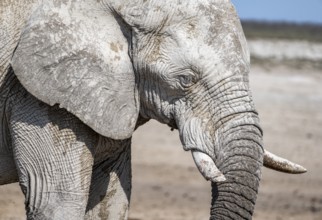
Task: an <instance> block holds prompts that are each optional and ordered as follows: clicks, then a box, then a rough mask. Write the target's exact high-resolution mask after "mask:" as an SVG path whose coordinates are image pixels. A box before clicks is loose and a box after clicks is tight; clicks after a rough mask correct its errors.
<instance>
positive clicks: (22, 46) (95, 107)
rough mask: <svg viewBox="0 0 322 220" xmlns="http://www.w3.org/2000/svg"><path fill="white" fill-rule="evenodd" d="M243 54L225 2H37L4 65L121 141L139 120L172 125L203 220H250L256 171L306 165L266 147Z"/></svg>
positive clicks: (38, 92) (33, 89)
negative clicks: (195, 181)
mask: <svg viewBox="0 0 322 220" xmlns="http://www.w3.org/2000/svg"><path fill="white" fill-rule="evenodd" d="M249 63H250V61H249V52H248V49H247V44H246V40H245V37H244V34H243V31H242V28H241V25H240V21H239V19H238V17H237V14H236V12H235V9H234V7H233V6H232V4H231V3H230V1H214V0H196V1H192V0H188V1H181V0H175V1H173V0H164V1H155V0H132V1H128V0H117V1H116V0H100V1H86V2H85V1H84V2H78V1H75V0H70V1H62V0H61V1H59V0H57V1H44V3H43V4H42V5H41V6H40V7H37V8H35V11H34V12H33V14H32V16H31V18H30V20H29V21H28V23H27V25H26V27H25V29H24V31H23V33H22V36H21V40H20V42H19V45H18V47H17V48H16V51H15V54H14V57H13V60H12V67H13V69H14V71H15V74H16V75H17V77H18V79H19V80H20V81H21V83H22V85H23V86H24V87H25V88H26V89H27V90H28V91H29V92H30V93H32V94H33V95H34V96H35V97H37V98H38V99H40V100H42V101H43V102H46V103H48V104H50V105H53V104H59V105H60V106H61V107H63V108H66V109H67V110H68V111H70V112H72V113H73V114H75V115H76V116H77V117H79V118H80V119H81V120H82V121H83V122H84V123H86V124H87V125H88V126H90V127H91V128H93V129H94V130H95V131H96V132H98V133H100V134H102V135H104V136H107V137H110V138H112V139H125V138H129V137H130V136H131V135H132V133H133V131H134V129H135V127H136V126H137V124H138V118H139V117H140V119H144V120H148V119H151V118H153V119H156V120H158V121H159V122H161V123H164V124H168V125H169V126H170V127H172V128H175V129H178V130H179V134H180V139H181V142H182V145H183V147H184V149H185V150H190V151H191V152H192V155H193V158H194V160H195V163H196V165H197V167H198V169H199V171H200V172H201V174H202V175H203V176H204V177H205V178H206V179H207V180H211V181H212V182H213V183H212V188H213V189H212V191H213V201H212V207H211V219H214V218H218V219H231V218H232V219H250V218H251V216H252V213H253V209H254V205H255V201H256V195H257V190H258V185H259V181H260V177H261V166H262V164H263V160H264V165H266V166H268V167H271V168H274V169H278V170H282V171H288V172H303V171H304V169H303V168H302V167H300V166H296V165H295V164H292V163H290V162H288V161H286V160H284V159H282V158H277V157H276V156H274V155H272V154H270V153H268V152H266V151H264V149H263V145H262V130H261V128H260V125H259V117H258V114H257V112H256V110H255V107H254V104H253V101H252V96H251V92H250V89H249V82H248V73H249Z"/></svg>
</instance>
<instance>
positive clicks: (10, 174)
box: [0, 154, 18, 185]
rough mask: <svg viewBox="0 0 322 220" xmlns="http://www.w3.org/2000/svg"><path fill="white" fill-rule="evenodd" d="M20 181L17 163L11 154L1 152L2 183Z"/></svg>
mask: <svg viewBox="0 0 322 220" xmlns="http://www.w3.org/2000/svg"><path fill="white" fill-rule="evenodd" d="M17 181H18V175H17V170H16V165H15V162H14V160H13V156H12V155H11V154H9V155H8V154H4V155H1V154H0V185H4V184H9V183H15V182H17Z"/></svg>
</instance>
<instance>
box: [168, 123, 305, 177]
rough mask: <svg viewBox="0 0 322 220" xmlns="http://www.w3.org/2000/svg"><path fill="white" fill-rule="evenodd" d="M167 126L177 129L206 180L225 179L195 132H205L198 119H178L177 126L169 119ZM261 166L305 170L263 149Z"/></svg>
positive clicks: (297, 170)
mask: <svg viewBox="0 0 322 220" xmlns="http://www.w3.org/2000/svg"><path fill="white" fill-rule="evenodd" d="M168 126H169V127H171V130H173V129H178V130H179V134H180V139H181V142H182V145H183V147H184V149H185V150H190V151H191V153H192V157H193V159H194V162H195V164H196V167H197V168H198V170H199V172H200V173H201V174H202V176H203V177H204V178H205V179H206V180H207V181H212V182H215V183H219V182H225V181H226V177H225V175H224V174H223V173H222V172H221V171H220V169H219V168H218V167H217V165H216V164H215V160H214V159H213V156H214V155H212V156H210V155H211V153H210V152H208V150H209V149H208V150H206V149H205V148H204V147H202V146H207V145H208V146H209V144H210V143H209V141H206V140H205V139H204V137H205V135H200V134H199V136H198V134H197V133H198V132H199V133H200V132H201V133H203V134H204V133H205V132H202V127H203V126H201V123H200V120H198V119H197V118H193V119H190V120H188V121H184V122H183V123H182V121H181V123H180V121H179V126H177V123H175V122H174V121H171V122H170V123H168ZM196 136H198V137H196ZM209 153H210V154H209ZM217 156H218V155H217ZM215 157H216V156H215ZM217 159H218V158H217ZM263 166H265V167H266V168H269V169H273V170H276V171H279V172H284V173H291V174H300V173H305V172H306V171H307V170H306V169H305V168H304V167H303V166H301V165H298V164H296V163H293V162H291V161H289V160H287V159H284V158H282V157H279V156H276V155H274V154H273V153H271V152H269V151H267V150H265V149H264V152H263Z"/></svg>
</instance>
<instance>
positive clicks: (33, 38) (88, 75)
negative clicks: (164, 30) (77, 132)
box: [11, 1, 139, 139]
mask: <svg viewBox="0 0 322 220" xmlns="http://www.w3.org/2000/svg"><path fill="white" fill-rule="evenodd" d="M53 2H55V3H53ZM57 2H58V1H47V2H46V1H45V3H44V4H43V5H41V7H39V8H38V9H37V10H36V11H35V12H34V13H33V16H32V17H31V18H30V20H29V22H28V23H27V25H26V27H25V29H24V30H23V33H22V35H21V40H20V42H19V44H18V46H17V48H16V51H15V53H14V56H13V58H12V63H11V65H12V67H13V70H14V72H15V74H16V76H17V77H18V79H19V81H20V82H21V84H22V85H23V86H24V87H25V88H26V89H27V90H28V91H29V92H30V93H31V94H32V95H34V96H35V97H37V98H38V99H40V100H41V101H43V102H45V103H47V104H49V105H55V104H59V105H60V107H62V108H65V109H67V110H68V111H69V112H71V113H73V114H74V115H76V116H77V117H78V118H79V119H80V120H82V121H83V122H84V123H86V124H87V125H88V126H90V127H91V128H92V129H94V130H95V131H96V132H98V133H99V134H101V135H104V136H107V137H110V138H113V139H124V138H128V137H130V136H131V135H132V133H133V131H134V128H135V125H136V121H137V117H138V111H139V101H138V94H137V88H136V83H135V75H134V70H133V66H132V62H131V59H130V57H129V55H128V45H129V44H128V41H127V38H126V37H125V36H124V34H123V32H122V30H121V27H120V24H119V22H118V21H117V20H116V19H115V18H114V16H113V15H112V14H109V13H107V12H106V11H104V10H102V9H101V5H99V3H97V2H98V1H78V3H77V4H73V3H70V1H62V2H60V3H59V4H57ZM65 2H66V3H65ZM90 2H91V3H90ZM56 4H57V5H56ZM123 31H124V30H123Z"/></svg>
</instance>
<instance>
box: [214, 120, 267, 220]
mask: <svg viewBox="0 0 322 220" xmlns="http://www.w3.org/2000/svg"><path fill="white" fill-rule="evenodd" d="M261 136H262V135H261V131H260V130H259V129H258V127H257V126H254V125H246V124H245V125H240V126H238V127H235V128H230V129H229V130H228V131H227V134H222V137H223V142H222V143H223V144H224V146H223V151H222V152H221V157H220V158H219V159H218V162H217V164H218V168H219V170H220V171H221V172H222V173H223V175H224V176H225V178H226V181H224V182H217V183H214V182H212V206H211V212H210V214H211V217H210V219H211V220H213V219H251V218H252V214H253V210H254V206H255V202H256V197H257V191H258V187H259V181H260V177H261V166H262V162H263V148H262V144H261V143H262V140H261V139H262V138H261Z"/></svg>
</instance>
